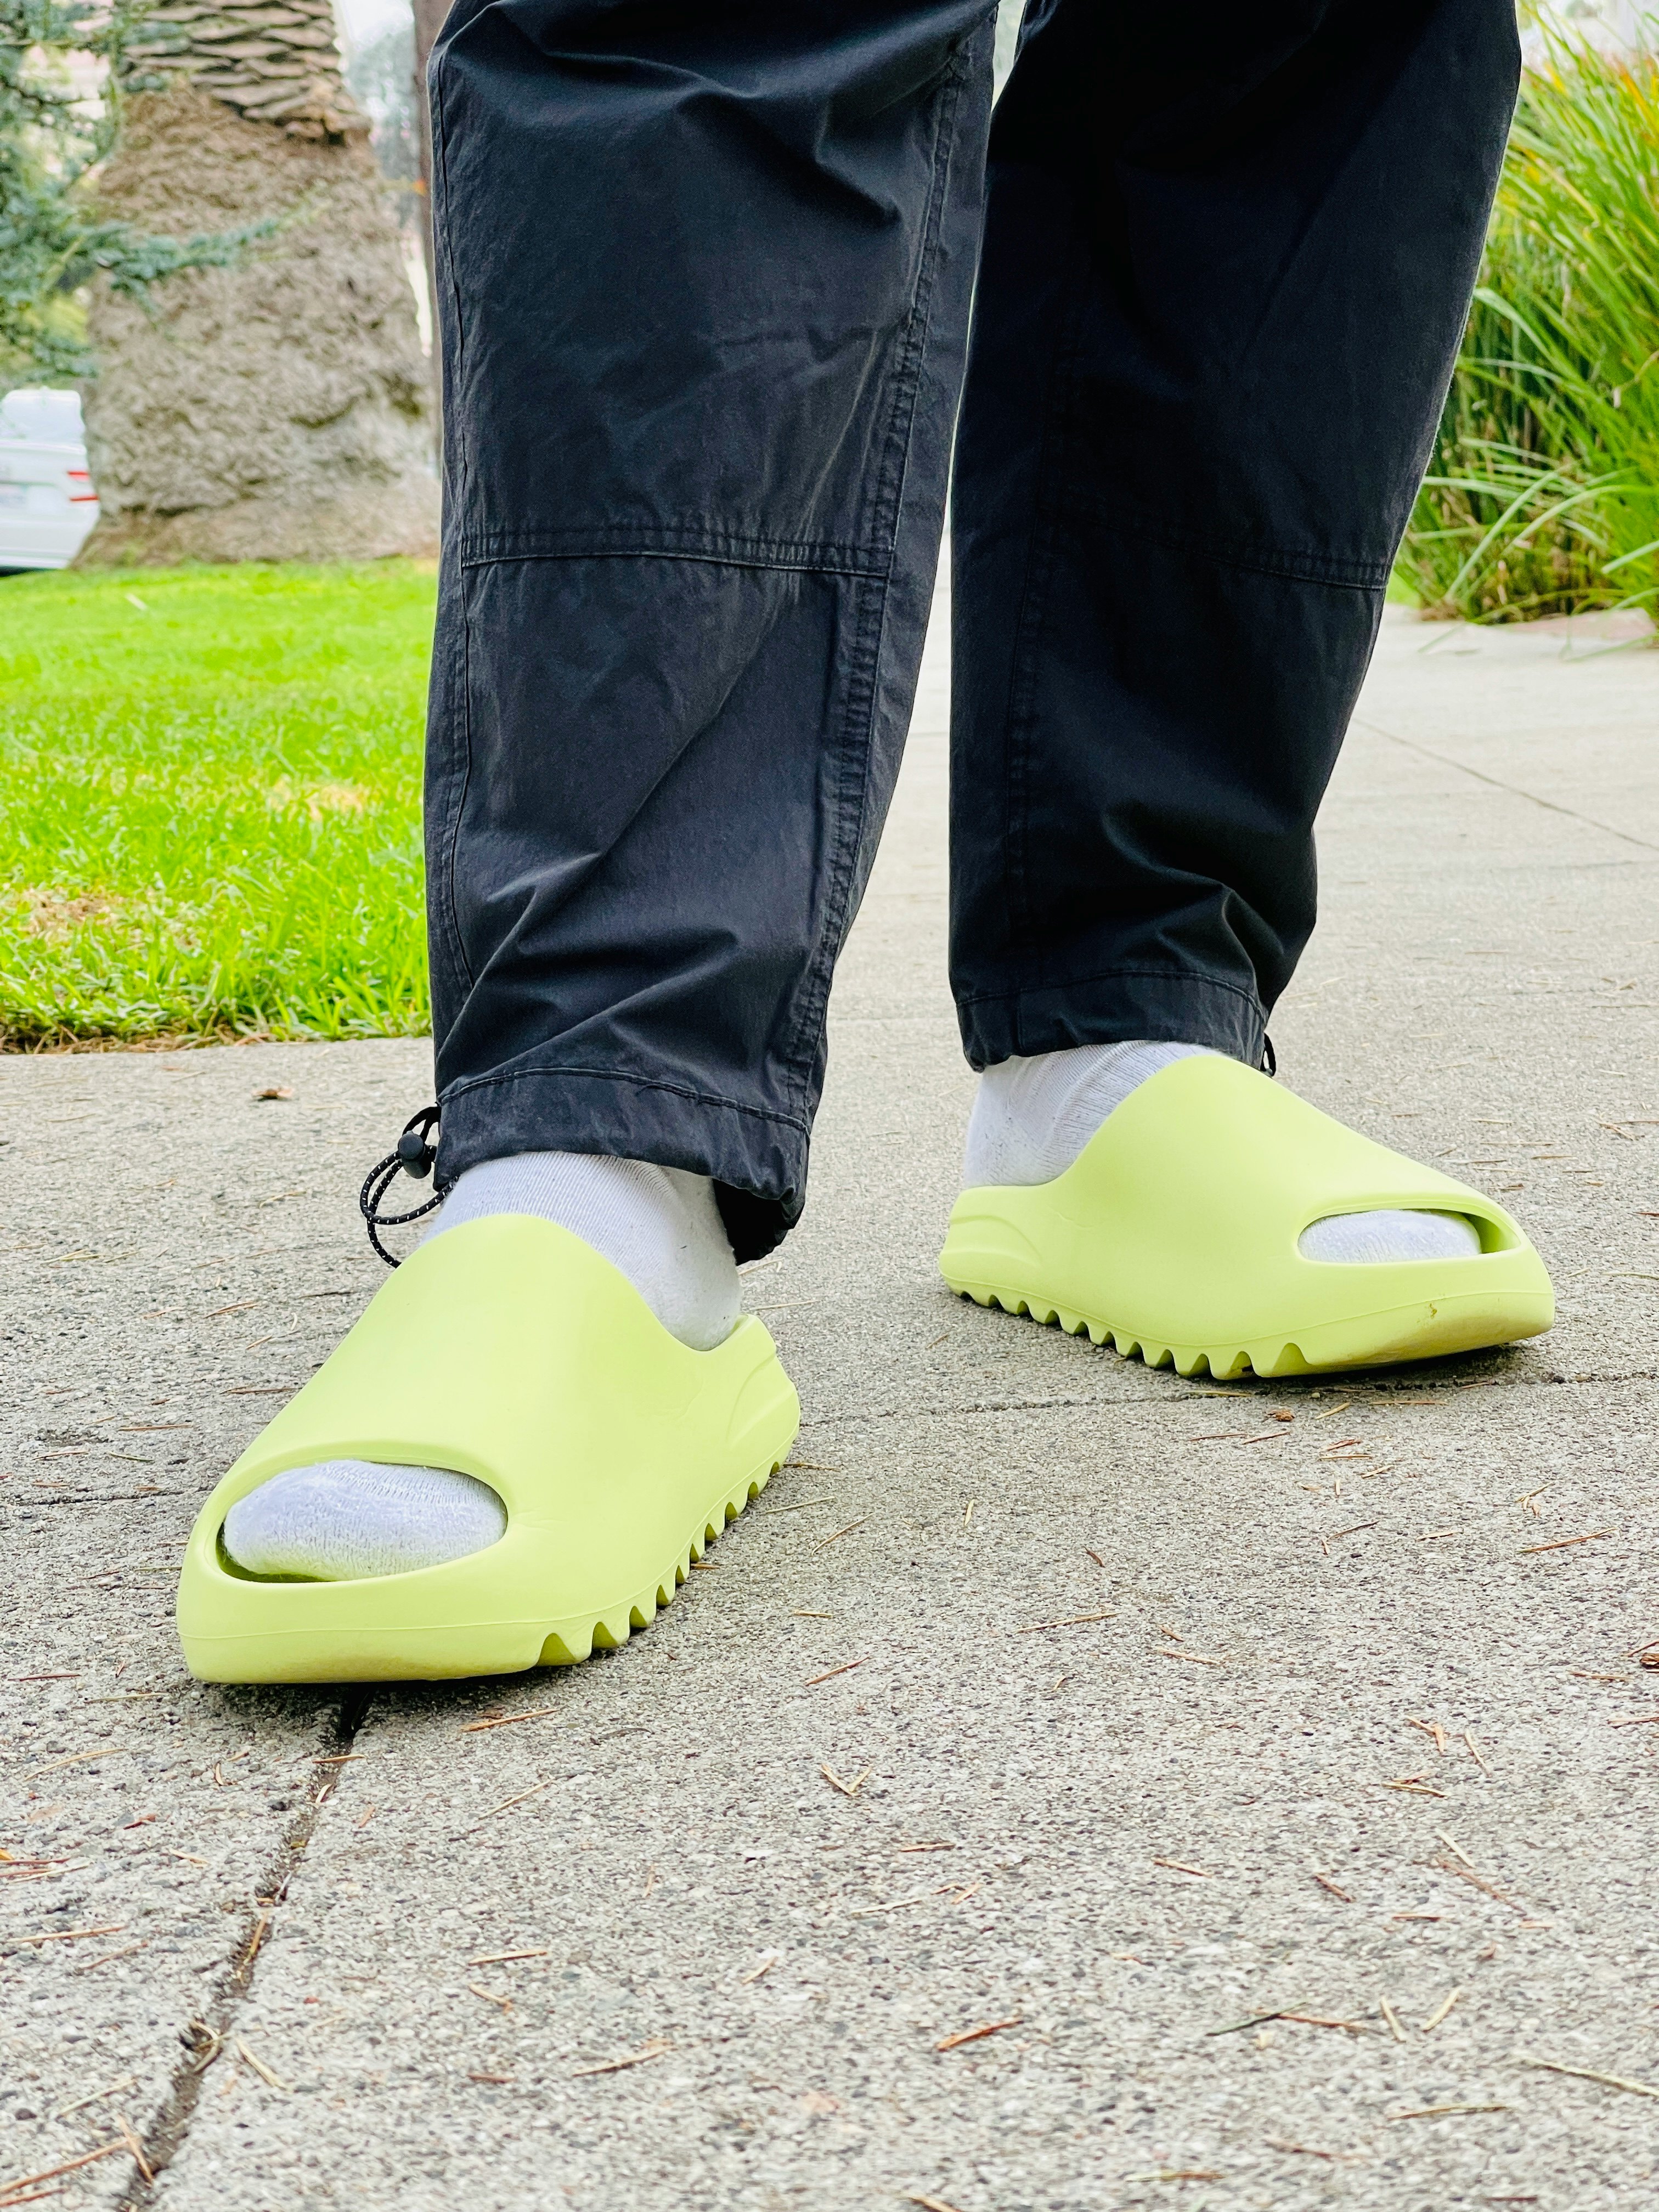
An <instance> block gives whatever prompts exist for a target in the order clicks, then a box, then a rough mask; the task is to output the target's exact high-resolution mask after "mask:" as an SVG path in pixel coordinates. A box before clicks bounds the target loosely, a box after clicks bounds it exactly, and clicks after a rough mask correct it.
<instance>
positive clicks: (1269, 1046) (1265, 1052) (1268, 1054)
mask: <svg viewBox="0 0 1659 2212" xmlns="http://www.w3.org/2000/svg"><path fill="white" fill-rule="evenodd" d="M1261 1073H1263V1074H1264V1075H1277V1074H1278V1073H1279V1054H1277V1053H1276V1052H1275V1051H1274V1050H1273V1039H1272V1038H1271V1037H1270V1036H1268V1035H1267V1030H1262V1032H1261Z"/></svg>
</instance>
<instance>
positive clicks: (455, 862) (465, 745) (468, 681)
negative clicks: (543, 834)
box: [429, 62, 477, 991]
mask: <svg viewBox="0 0 1659 2212" xmlns="http://www.w3.org/2000/svg"><path fill="white" fill-rule="evenodd" d="M440 73H441V62H440V69H439V70H432V71H430V72H429V91H430V100H431V107H432V111H433V116H432V119H433V126H434V129H433V138H434V159H435V161H436V162H437V164H438V166H439V167H440V169H441V173H442V176H443V182H444V224H443V232H442V235H443V256H442V261H443V269H444V274H445V276H446V277H447V281H448V289H449V295H450V308H451V313H452V314H453V317H454V323H455V369H456V381H457V384H458V385H459V381H460V370H461V359H462V353H463V348H464V343H465V340H464V334H463V328H462V322H461V294H460V287H459V284H458V283H456V281H455V268H454V259H453V255H452V254H451V252H450V250H449V224H448V216H449V132H448V127H447V123H446V121H445V117H444V103H443V92H442V88H441V84H440V82H439V76H440ZM435 235H436V230H435ZM440 361H441V344H440ZM454 411H455V416H456V421H455V424H454V427H453V449H454V453H455V460H456V470H457V473H458V475H459V477H460V479H461V489H460V496H461V498H462V499H464V498H465V483H466V478H467V475H468V466H467V451H466V440H465V437H464V436H463V435H461V428H460V420H459V417H460V410H459V408H457V409H456V410H454ZM443 428H444V431H445V434H446V442H448V441H449V433H450V426H449V425H448V424H447V423H446V424H445V425H444V426H443ZM456 597H457V599H458V600H459V623H460V630H461V635H460V647H459V660H460V667H459V671H458V672H459V678H460V700H459V711H460V737H461V748H462V765H461V772H460V775H459V780H458V782H457V789H456V794H455V804H454V812H453V817H451V820H450V823H449V837H448V850H447V853H445V854H443V855H442V866H441V870H440V875H439V880H438V882H437V883H436V884H434V885H433V886H432V887H431V894H430V895H431V896H435V898H436V899H437V901H438V911H439V915H440V917H441V927H442V928H443V932H444V934H445V936H446V937H447V939H448V940H449V943H450V948H451V953H452V957H453V959H454V960H455V962H456V964H457V966H458V968H459V971H460V975H461V977H462V980H463V981H464V983H465V988H466V989H467V990H468V991H471V990H472V989H473V988H474V987H475V986H476V983H477V977H476V976H475V975H473V973H472V963H471V961H470V960H469V959H468V958H467V957H466V942H465V939H464V938H463V937H462V935H461V919H460V911H459V905H458V903H457V900H456V891H455V884H456V878H457V874H458V872H459V853H460V842H461V820H462V817H463V816H464V814H465V811H466V795H467V793H468V791H469V790H470V789H471V782H472V612H471V607H470V606H469V605H468V604H467V599H466V593H465V586H464V584H463V582H462V580H461V579H460V578H459V576H458V577H457V580H456ZM451 672H452V676H453V674H454V673H456V672H457V671H451ZM452 773H453V772H452Z"/></svg>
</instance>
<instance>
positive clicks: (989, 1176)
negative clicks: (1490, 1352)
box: [962, 1039, 1480, 1266]
mask: <svg viewBox="0 0 1659 2212" xmlns="http://www.w3.org/2000/svg"><path fill="white" fill-rule="evenodd" d="M1207 1049H1208V1048H1207V1047H1206V1046H1204V1045H1197V1044H1158V1043H1152V1042H1146V1041H1145V1040H1142V1039H1136V1040H1134V1041H1133V1042H1130V1043H1127V1044H1085V1045H1078V1046H1075V1047H1073V1048H1071V1049H1070V1050H1067V1051H1065V1052H1045V1053H1039V1054H1036V1056H1035V1057H1034V1058H1032V1059H1030V1060H1002V1061H1000V1062H999V1064H998V1065H997V1066H995V1067H987V1069H986V1071H985V1073H984V1074H983V1075H981V1078H980V1079H979V1091H978V1093H977V1095H976V1096H975V1100H974V1110H973V1112H972V1114H971V1115H969V1121H968V1147H967V1154H966V1158H964V1160H963V1170H962V1180H963V1188H964V1189H967V1190H975V1189H978V1188H981V1187H982V1186H984V1185H985V1184H987V1183H1037V1182H1053V1181H1054V1177H1055V1176H1060V1175H1064V1174H1065V1172H1066V1169H1067V1168H1068V1167H1070V1166H1071V1164H1072V1163H1073V1160H1075V1159H1076V1158H1077V1157H1078V1155H1079V1152H1081V1151H1082V1150H1083V1148H1084V1146H1085V1145H1086V1144H1087V1143H1088V1141H1089V1139H1090V1138H1091V1137H1092V1136H1093V1135H1094V1133H1095V1131H1096V1130H1097V1128H1099V1127H1100V1125H1101V1123H1102V1122H1103V1121H1104V1120H1105V1119H1106V1116H1107V1115H1109V1113H1110V1112H1111V1111H1112V1109H1113V1108H1114V1107H1115V1106H1121V1104H1122V1103H1123V1101H1124V1100H1125V1099H1126V1098H1127V1097H1128V1095H1129V1093H1130V1092H1131V1091H1133V1090H1135V1089H1137V1088H1138V1087H1139V1085H1141V1084H1143V1083H1144V1082H1145V1081H1146V1079H1147V1077H1148V1076H1149V1075H1156V1074H1157V1073H1158V1070H1159V1069H1160V1068H1163V1067H1168V1066H1169V1065H1170V1061H1171V1060H1185V1059H1187V1058H1188V1057H1189V1056H1190V1055H1191V1054H1194V1053H1201V1052H1204V1051H1206V1050H1207ZM1297 1249H1298V1250H1299V1251H1300V1252H1301V1254H1302V1255H1303V1257H1304V1259H1308V1260H1323V1261H1335V1262H1338V1263H1345V1262H1346V1264H1348V1265H1350V1266H1352V1265H1356V1264H1362V1265H1363V1264H1365V1263H1369V1262H1374V1261H1383V1260H1462V1259H1467V1258H1468V1256H1469V1255H1470V1254H1471V1253H1476V1252H1479V1250H1480V1232H1479V1231H1478V1230H1477V1229H1476V1228H1475V1226H1474V1223H1473V1222H1472V1221H1470V1220H1469V1219H1468V1218H1467V1217H1466V1216H1465V1215H1463V1214H1461V1213H1431V1212H1420V1213H1419V1212H1401V1211H1395V1210H1392V1209H1391V1210H1389V1211H1387V1212H1372V1213H1333V1214H1328V1215H1327V1216H1326V1218H1325V1219H1324V1220H1322V1221H1316V1222H1315V1223H1314V1225H1313V1226H1312V1227H1311V1228H1310V1229H1306V1230H1304V1231H1303V1233H1302V1236H1301V1238H1300V1240H1299V1242H1298V1244H1297Z"/></svg>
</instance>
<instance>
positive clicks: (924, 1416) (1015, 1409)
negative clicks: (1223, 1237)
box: [801, 1367, 1659, 1434]
mask: <svg viewBox="0 0 1659 2212" xmlns="http://www.w3.org/2000/svg"><path fill="white" fill-rule="evenodd" d="M1305 1380H1306V1378H1305V1377H1304V1376H1299V1375H1298V1376H1279V1377H1277V1378H1274V1377H1273V1376H1269V1377H1268V1378H1267V1380H1265V1381H1264V1380H1262V1378H1261V1377H1260V1376H1254V1377H1252V1378H1250V1380H1249V1381H1248V1382H1245V1383H1231V1384H1228V1385H1226V1386H1225V1387H1223V1386H1220V1385H1216V1386H1212V1388H1211V1389H1207V1390H1182V1391H1181V1392H1179V1393H1178V1394H1174V1395H1171V1396H1170V1397H1169V1398H1167V1399H1165V1400H1164V1401H1163V1403H1164V1404H1165V1405H1166V1406H1189V1405H1192V1404H1194V1402H1195V1401H1198V1400H1199V1399H1207V1400H1209V1401H1211V1402H1212V1403H1213V1402H1214V1401H1217V1400H1218V1399H1222V1398H1236V1399H1237V1400H1238V1401H1241V1402H1243V1401H1247V1400H1249V1399H1254V1398H1257V1397H1261V1396H1266V1395H1281V1396H1282V1395H1285V1393H1286V1391H1287V1390H1288V1391H1291V1392H1294V1391H1295V1390H1296V1389H1297V1385H1298V1384H1302V1383H1304V1382H1305ZM1620 1383H1659V1367H1637V1368H1632V1369H1630V1370H1628V1371H1627V1372H1626V1373H1623V1374H1619V1375H1526V1376H1510V1378H1508V1379H1507V1380H1505V1381H1504V1382H1501V1383H1500V1382H1498V1381H1497V1380H1496V1379H1493V1380H1492V1381H1490V1382H1489V1381H1487V1380H1486V1379H1485V1378H1484V1377H1483V1378H1481V1379H1480V1381H1478V1382H1473V1383H1440V1384H1438V1385H1437V1384H1435V1383H1425V1381H1424V1380H1423V1379H1422V1378H1420V1377H1419V1379H1418V1380H1416V1381H1414V1382H1413V1381H1410V1380H1401V1382H1398V1383H1364V1382H1361V1381H1359V1380H1358V1378H1357V1377H1355V1376H1342V1375H1340V1374H1339V1375H1338V1376H1335V1378H1334V1380H1333V1379H1331V1378H1329V1377H1327V1378H1326V1379H1325V1380H1324V1381H1322V1382H1321V1383H1319V1384H1318V1385H1317V1386H1316V1387H1317V1388H1318V1389H1322V1390H1327V1391H1334V1390H1359V1391H1364V1392H1367V1393H1369V1394H1370V1398H1371V1400H1372V1401H1373V1403H1375V1404H1376V1405H1377V1406H1378V1407H1383V1406H1386V1405H1387V1403H1388V1401H1389V1398H1390V1397H1392V1396H1394V1395H1397V1394H1399V1393H1403V1392H1405V1391H1407V1390H1416V1391H1419V1392H1420V1391H1422V1390H1424V1389H1437V1391H1438V1393H1439V1394H1440V1395H1443V1397H1444V1399H1445V1401H1446V1403H1447V1404H1448V1405H1451V1404H1453V1403H1455V1400H1456V1398H1457V1397H1458V1396H1459V1395H1461V1394H1462V1392H1464V1391H1468V1390H1543V1389H1573V1388H1576V1387H1583V1386H1585V1385H1589V1386H1591V1387H1594V1388H1599V1389H1611V1388H1613V1387H1616V1386H1617V1385H1619V1384H1620ZM1304 1395H1305V1393H1304ZM1158 1403H1159V1401H1158V1399H1156V1398H1152V1397H1140V1396H1134V1397H1131V1396H1128V1395H1122V1396H1107V1395H1098V1396H1091V1397H1079V1398H971V1399H965V1400H962V1401H957V1402H956V1403H953V1404H950V1405H935V1406H915V1405H908V1406H882V1407H878V1408H877V1409H876V1410H875V1411H873V1412H870V1411H859V1412H856V1413H854V1412H848V1413H813V1414H811V1415H809V1416H808V1417H806V1418H805V1419H803V1420H802V1422H801V1430H802V1433H803V1434H804V1433H805V1431H807V1430H808V1429H831V1428H850V1427H854V1426H860V1425H864V1424H866V1423H869V1422H873V1421H900V1420H918V1421H939V1420H951V1419H957V1418H959V1417H960V1416H961V1415H963V1414H965V1413H1069V1412H1073V1411H1082V1412H1088V1411H1090V1410H1095V1411H1098V1412H1101V1413H1106V1412H1118V1411H1121V1409H1122V1408H1124V1407H1130V1408H1132V1409H1133V1410H1134V1411H1136V1412H1140V1413H1146V1412H1151V1411H1153V1410H1155V1409H1156V1408H1157V1407H1158Z"/></svg>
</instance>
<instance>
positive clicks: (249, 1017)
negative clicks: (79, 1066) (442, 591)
mask: <svg viewBox="0 0 1659 2212" xmlns="http://www.w3.org/2000/svg"><path fill="white" fill-rule="evenodd" d="M434 598H435V580H434V574H433V570H432V568H430V567H429V566H428V565H427V564H424V563H420V562H404V561H386V562H374V564H372V565H369V566H366V567H362V568H351V567H345V566H339V567H329V568H302V567H299V566H294V567H287V566H284V567H280V568H261V567H255V566H252V565H247V566H241V567H237V568H173V569H139V570H131V571H127V572H125V573H118V574H84V575H83V574H76V573H74V572H68V573H64V574H43V575H33V576H20V577H13V578H10V579H8V580H6V581H4V582H3V583H0V608H3V624H0V1045H3V1046H5V1047H8V1048H11V1049H14V1050H15V1049H17V1048H29V1047H32V1046H39V1045H49V1044H53V1043H60V1042H67V1041H69V1040H70V1039H72V1038H77V1037H81V1038H98V1037H106V1038H111V1039H125V1040H134V1039H138V1038H143V1037H149V1036H181V1037H227V1036H276V1037H348V1036H408V1035H416V1034H419V1033H421V1032H422V1031H423V1030H425V1029H426V1028H427V1026H428V1012H427V986H426V952H425V938H424V930H423V925H422V865H421V836H420V774H421V730H422V708H423V702H424V696H425V686H426V670H427V661H428V650H429V646H430V640H431V632H432V617H433V605H434Z"/></svg>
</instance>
